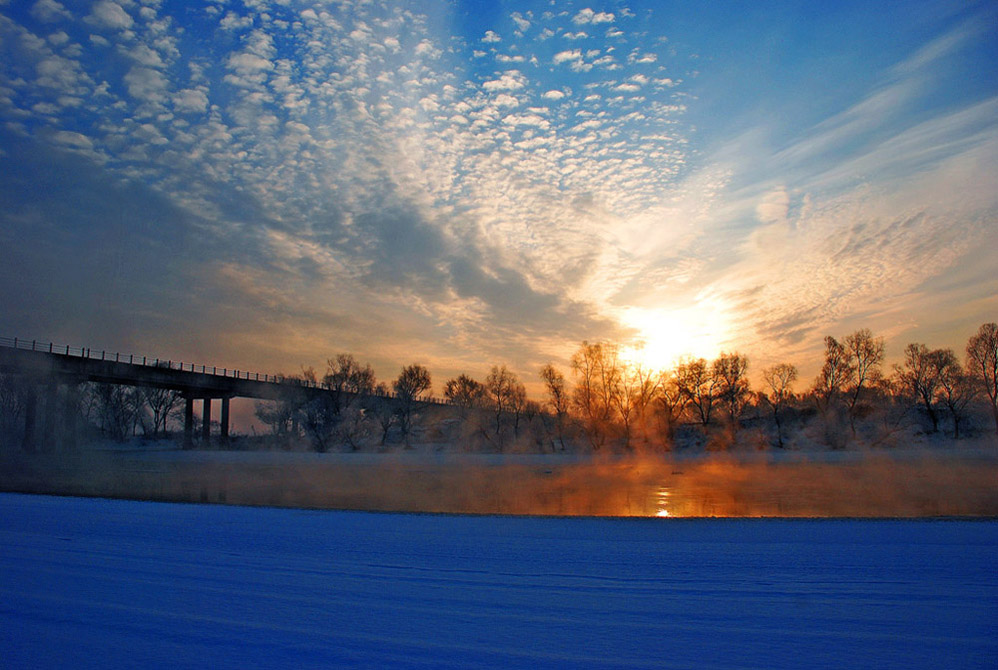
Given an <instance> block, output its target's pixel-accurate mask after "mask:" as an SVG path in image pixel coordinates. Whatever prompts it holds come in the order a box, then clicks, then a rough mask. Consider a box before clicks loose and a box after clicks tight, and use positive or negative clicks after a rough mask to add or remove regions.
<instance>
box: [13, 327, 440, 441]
mask: <svg viewBox="0 0 998 670" xmlns="http://www.w3.org/2000/svg"><path fill="white" fill-rule="evenodd" d="M0 372H3V373H8V374H18V375H23V376H24V377H25V378H26V379H28V380H29V381H30V387H31V390H30V392H29V393H28V394H27V397H26V398H25V408H24V427H25V431H24V444H23V447H24V448H25V450H28V451H30V450H33V448H34V444H35V438H36V432H37V423H38V422H37V418H38V416H37V415H38V405H39V398H40V397H44V403H43V404H44V409H45V412H46V414H47V417H46V419H47V420H46V421H45V422H44V425H46V426H48V427H50V429H51V427H52V426H55V425H58V422H59V420H60V419H62V421H63V425H75V421H76V415H75V412H76V404H77V403H76V398H75V397H74V394H75V392H76V391H75V389H76V387H77V386H78V385H79V384H81V383H84V382H100V383H108V384H119V385H127V386H140V387H152V388H161V389H168V390H171V391H177V392H179V393H180V394H181V395H182V397H183V398H184V401H185V404H184V447H185V448H190V447H191V446H192V445H193V442H194V404H195V402H199V403H200V404H201V422H202V423H201V436H202V441H203V442H204V443H205V444H207V443H209V441H210V439H211V416H212V402H213V401H214V400H219V401H220V403H221V420H220V422H219V425H220V439H221V441H222V442H223V443H225V442H227V441H228V439H229V401H230V399H232V398H235V397H240V398H256V399H262V400H278V399H281V398H287V397H288V396H289V393H290V392H298V393H304V394H306V397H308V396H313V397H314V396H315V395H318V394H323V393H334V392H335V391H333V390H332V389H329V388H326V387H324V386H322V385H321V384H316V383H312V382H308V381H306V380H301V379H298V378H290V377H285V376H283V375H271V374H262V373H259V372H250V371H247V370H236V369H230V368H220V367H217V366H213V365H206V364H197V363H191V362H184V361H173V360H165V359H160V358H151V357H148V356H137V355H135V354H121V353H117V352H108V351H104V350H102V351H97V350H92V349H89V348H86V347H72V346H69V345H55V344H52V343H51V342H47V343H43V342H38V341H36V340H19V339H17V338H5V337H0ZM60 389H62V390H60ZM389 397H391V396H389ZM421 401H422V402H431V403H436V404H442V403H441V401H439V400H437V399H434V398H424V399H421ZM60 405H61V407H60ZM60 415H61V416H60Z"/></svg>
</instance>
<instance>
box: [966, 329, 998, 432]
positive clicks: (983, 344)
mask: <svg viewBox="0 0 998 670" xmlns="http://www.w3.org/2000/svg"><path fill="white" fill-rule="evenodd" d="M967 368H968V371H969V373H970V374H971V375H972V376H973V378H974V379H976V381H977V385H978V387H979V388H981V389H983V390H984V393H985V395H986V396H987V397H988V399H989V400H990V401H991V415H992V416H993V417H994V420H995V433H998V324H995V323H985V324H983V325H982V326H981V327H980V329H979V330H978V331H977V334H976V335H974V336H972V337H971V338H970V340H969V341H968V342H967Z"/></svg>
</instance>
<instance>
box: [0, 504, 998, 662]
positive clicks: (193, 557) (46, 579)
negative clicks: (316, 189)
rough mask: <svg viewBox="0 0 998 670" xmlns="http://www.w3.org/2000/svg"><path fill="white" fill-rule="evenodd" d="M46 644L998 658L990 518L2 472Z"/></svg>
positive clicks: (413, 655) (398, 658)
mask: <svg viewBox="0 0 998 670" xmlns="http://www.w3.org/2000/svg"><path fill="white" fill-rule="evenodd" d="M0 547H2V549H0V654H2V662H0V665H2V666H3V667H5V668H27V667H30V668H36V667H83V668H85V667H101V668H104V667H143V668H145V667H171V668H175V667H195V666H196V667H206V668H236V667H239V668H242V667H316V668H318V667H334V666H339V667H433V668H438V667H444V668H446V667H462V668H463V667H502V668H535V667H559V668H572V667H577V668H602V667H605V668H615V667H630V668H641V667H654V668H689V667H698V668H721V667H723V668H791V667H792V668H802V667H805V668H821V667H828V668H831V667H835V668H842V667H877V668H919V667H927V668H994V667H995V665H996V658H998V570H996V567H995V557H996V556H998V551H996V550H998V522H996V521H994V520H982V521H940V520H921V521H915V520H906V521H860V520H734V519H727V520H665V519H655V518H648V519H594V518H571V519H567V518H517V517H494V516H438V515H405V514H386V513H369V512H344V511H314V510H313V511H310V510H294V509H268V508H249V507H236V506H222V505H194V504H173V503H149V502H133V501H115V500H105V499H95V498H91V499H82V498H56V497H47V496H28V495H20V494H0Z"/></svg>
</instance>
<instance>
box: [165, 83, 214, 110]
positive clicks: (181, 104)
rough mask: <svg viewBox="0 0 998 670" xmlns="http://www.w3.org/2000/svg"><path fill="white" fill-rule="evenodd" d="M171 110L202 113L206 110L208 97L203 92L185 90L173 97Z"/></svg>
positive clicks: (190, 89) (191, 89)
mask: <svg viewBox="0 0 998 670" xmlns="http://www.w3.org/2000/svg"><path fill="white" fill-rule="evenodd" d="M173 108H174V109H175V110H176V111H178V112H181V113H183V112H204V111H206V110H207V109H208V96H207V95H205V93H204V91H200V90H198V89H193V88H185V89H183V90H181V91H177V92H176V93H175V94H174V95H173Z"/></svg>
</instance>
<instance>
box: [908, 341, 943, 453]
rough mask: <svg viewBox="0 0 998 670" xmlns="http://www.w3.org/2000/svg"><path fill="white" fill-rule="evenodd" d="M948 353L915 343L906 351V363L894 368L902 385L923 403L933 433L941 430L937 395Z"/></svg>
mask: <svg viewBox="0 0 998 670" xmlns="http://www.w3.org/2000/svg"><path fill="white" fill-rule="evenodd" d="M946 353H947V352H945V351H943V350H942V349H936V350H929V348H928V347H927V346H925V345H924V344H918V343H914V342H913V343H912V344H909V345H908V346H907V347H905V349H904V362H903V363H902V364H901V365H895V366H894V369H895V373H896V374H897V375H898V378H899V379H900V380H901V383H902V384H904V386H905V388H906V389H907V390H908V392H909V393H911V394H912V396H914V397H915V398H917V399H918V400H919V401H921V403H922V406H923V407H924V408H925V413H926V414H927V415H928V417H929V420H930V421H931V422H932V432H933V433H935V432H937V431H938V430H939V415H938V413H937V412H936V395H937V394H938V392H939V384H940V381H941V380H940V376H941V374H942V368H943V365H945V364H946V363H947V360H946ZM949 353H950V354H952V352H949Z"/></svg>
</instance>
